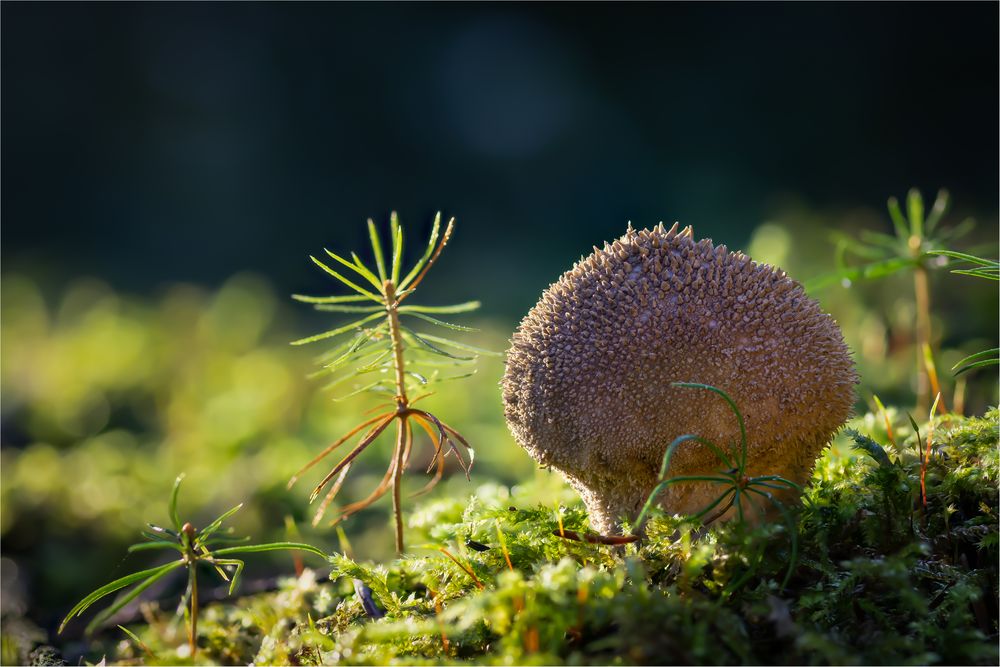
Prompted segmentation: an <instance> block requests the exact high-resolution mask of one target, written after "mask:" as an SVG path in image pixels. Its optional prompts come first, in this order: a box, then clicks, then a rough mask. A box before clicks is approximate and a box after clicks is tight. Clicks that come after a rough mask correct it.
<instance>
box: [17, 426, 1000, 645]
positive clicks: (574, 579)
mask: <svg viewBox="0 0 1000 667" xmlns="http://www.w3.org/2000/svg"><path fill="white" fill-rule="evenodd" d="M997 422H998V413H997V411H996V410H995V409H994V410H992V411H990V412H989V413H988V414H986V415H985V416H984V417H983V418H973V419H958V418H943V419H940V420H938V421H937V422H936V424H935V429H934V432H933V440H934V445H933V447H932V455H931V458H930V462H929V465H928V467H927V471H926V478H925V482H926V490H927V494H926V495H927V505H926V508H925V507H924V504H923V499H922V494H921V489H920V477H921V465H920V458H919V454H918V440H917V438H916V436H915V435H914V434H913V433H912V432H910V431H905V430H904V431H901V432H900V431H897V433H896V434H895V441H896V442H897V443H898V444H897V445H896V446H893V445H891V444H889V442H888V438H887V436H886V434H885V432H884V431H881V430H880V427H879V426H878V424H879V421H878V420H876V419H875V418H874V417H872V416H871V415H869V416H867V417H865V418H860V419H857V420H855V422H854V423H853V424H852V426H853V427H855V428H856V429H858V430H860V431H862V432H864V433H867V434H868V435H870V436H871V437H872V438H874V440H875V441H877V442H878V443H880V445H881V447H882V448H883V450H884V451H885V453H886V454H887V457H881V456H880V455H879V452H878V449H874V450H873V454H874V455H872V454H870V453H867V452H865V451H864V450H862V449H856V448H851V446H850V439H849V438H848V437H847V436H846V435H844V434H842V435H841V436H840V437H839V438H838V440H837V442H836V443H835V445H834V446H833V447H831V448H830V449H828V450H827V451H826V452H825V453H824V455H823V456H822V458H821V459H820V460H819V461H818V463H817V466H816V472H815V475H814V477H813V480H812V483H811V485H810V486H809V487H808V489H807V490H806V493H805V495H804V496H803V498H802V503H801V505H800V507H799V510H798V514H797V516H798V539H799V552H800V553H799V558H798V562H797V564H796V565H795V567H794V573H793V575H792V578H791V580H790V582H789V585H788V587H787V588H786V589H785V590H782V589H781V581H782V580H783V578H784V575H785V572H786V569H787V567H788V564H789V560H790V558H791V553H790V544H791V542H790V539H789V537H790V536H789V534H788V531H787V528H786V526H785V525H783V524H782V523H780V522H779V523H769V524H764V525H761V526H759V527H757V528H746V527H742V526H738V525H735V524H732V523H730V524H727V525H721V526H712V527H710V528H708V529H701V528H699V527H698V526H695V525H692V524H689V523H685V522H684V520H683V519H682V518H680V517H669V516H665V515H662V514H659V515H656V516H654V518H653V519H652V520H651V522H650V524H649V526H648V531H647V535H646V538H645V539H644V540H643V541H642V542H641V543H639V544H631V545H627V546H624V547H613V546H604V545H595V544H587V543H582V542H573V541H568V540H564V539H561V538H559V537H557V536H555V535H554V534H553V532H554V531H558V529H559V522H560V519H561V522H562V526H563V527H564V528H565V529H566V530H583V529H584V528H585V527H586V516H585V513H584V510H583V508H582V505H581V504H579V502H577V501H574V500H573V496H572V495H571V494H570V493H569V492H568V491H567V493H566V495H565V496H564V497H563V502H562V503H561V506H560V507H561V508H560V509H559V510H558V514H557V509H556V508H555V507H552V506H548V507H546V506H540V505H538V504H536V503H533V502H532V498H533V496H534V497H536V498H537V496H536V495H535V493H534V491H533V490H532V488H530V485H528V486H527V487H518V488H515V489H513V490H509V489H507V488H506V487H502V486H496V485H493V486H487V487H481V488H480V489H478V490H477V493H476V495H475V496H474V497H473V498H472V499H471V501H468V502H466V501H465V500H464V499H461V500H460V499H457V498H455V499H445V500H437V501H432V502H429V503H426V504H424V505H422V506H420V507H418V508H417V509H416V510H415V511H413V512H412V513H411V514H410V516H409V521H410V531H409V535H410V538H409V539H410V544H411V545H412V546H411V548H410V549H409V552H408V553H407V555H406V556H404V557H403V558H400V559H397V560H394V561H392V562H390V563H386V564H383V565H379V564H372V563H363V562H355V561H354V560H352V559H350V558H348V557H347V556H345V555H334V556H333V557H332V559H331V563H330V564H331V566H332V571H331V572H330V576H329V577H327V576H326V571H325V570H321V571H316V570H306V571H305V572H304V573H303V574H302V576H300V577H298V578H295V577H289V578H286V579H284V580H281V581H280V582H279V585H278V590H276V591H271V592H266V593H261V594H256V595H250V596H246V597H242V598H239V599H236V600H232V601H226V602H222V603H215V604H209V605H207V606H206V607H205V609H204V613H203V616H202V619H201V624H200V629H199V634H200V641H199V645H200V650H199V654H198V656H197V660H196V661H197V662H198V663H207V662H212V663H221V664H247V663H250V662H252V663H253V664H305V665H311V664H330V663H343V664H363V665H364V664H459V663H467V662H475V663H483V664H556V663H559V664H561V663H566V664H673V663H679V664H736V663H745V664H851V663H864V664H996V663H997V661H998V652H997V630H998V626H997V616H998V612H997V599H998V582H997V562H998V532H997V520H998V491H997V483H998V476H1000V474H998V449H997V447H998V434H997ZM926 428H927V426H922V427H921V430H922V432H923V435H924V437H926ZM879 458H882V460H881V462H879V460H878V459H879ZM386 539H390V538H389V536H388V533H387V537H386ZM470 540H471V542H470ZM484 546H485V547H489V548H488V549H485V550H480V549H482V548H483V547H484ZM442 548H444V549H447V550H448V551H449V553H450V554H452V555H453V556H454V557H455V559H457V561H458V562H459V563H461V564H462V566H459V565H458V564H456V562H454V561H453V560H452V559H450V558H449V557H448V556H447V555H446V554H444V553H442V551H441V550H440V549H442ZM508 559H509V560H508ZM357 582H363V583H364V584H365V586H367V588H368V589H369V590H370V593H371V597H370V600H371V602H374V603H375V605H377V609H376V610H374V616H379V615H381V614H383V613H384V616H382V617H380V618H376V617H374V616H373V615H372V613H371V611H372V610H371V609H369V611H368V612H366V610H365V607H364V603H363V601H362V599H361V598H360V597H359V594H358V593H357V588H358V585H359V584H358V583H357ZM143 614H144V616H145V618H146V620H147V624H145V625H136V626H132V627H131V630H132V631H134V632H135V633H136V635H137V636H138V638H139V640H140V641H141V643H142V644H143V646H140V645H138V644H137V643H136V642H135V641H134V640H132V639H130V638H128V637H127V636H125V635H124V634H122V633H121V632H120V631H119V630H118V629H116V628H114V627H112V628H111V629H108V630H106V631H105V632H104V633H103V636H102V637H98V638H97V640H96V642H95V643H94V644H92V645H90V646H89V647H87V652H86V654H85V658H87V659H90V660H93V661H96V660H100V659H101V658H102V655H103V656H106V657H107V661H108V662H109V663H110V662H115V663H121V664H176V663H178V662H181V663H184V662H191V658H190V656H187V655H186V644H185V631H184V624H183V623H184V622H183V619H180V618H178V617H176V616H175V615H174V613H173V609H168V608H166V605H164V607H163V608H162V609H161V608H160V607H159V606H156V605H147V607H146V608H145V609H144V610H143ZM5 632H6V629H5ZM30 649H31V646H30V645H25V646H17V645H16V642H13V640H11V638H10V637H9V636H8V637H7V638H5V653H6V655H5V662H6V661H8V660H9V658H12V657H15V656H16V657H19V658H21V659H22V660H25V659H29V656H28V653H27V651H28V650H30ZM19 650H20V651H23V653H22V654H20V655H18V651H19ZM54 657H56V656H54V655H53V654H52V652H51V651H50V652H48V653H44V655H42V654H41V653H39V652H38V651H37V650H36V651H35V653H34V654H33V655H32V656H31V658H30V659H34V660H40V659H43V658H44V659H52V658H54ZM66 657H74V656H71V655H70V650H69V648H68V647H67V650H66Z"/></svg>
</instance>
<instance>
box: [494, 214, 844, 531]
mask: <svg viewBox="0 0 1000 667" xmlns="http://www.w3.org/2000/svg"><path fill="white" fill-rule="evenodd" d="M692 237H693V232H692V230H691V228H690V227H687V228H685V229H684V230H683V231H681V232H678V231H677V225H676V224H675V225H674V226H673V227H672V228H671V229H669V230H668V229H665V228H664V226H663V225H662V224H660V225H659V226H658V227H656V228H654V229H651V230H642V231H639V232H636V231H635V230H633V229H632V228H631V225H630V226H629V229H628V232H627V233H626V234H625V236H623V237H621V238H620V239H618V240H617V241H615V242H614V243H611V244H610V245H608V244H605V246H604V247H603V248H601V249H598V248H596V247H595V248H594V252H593V253H592V254H591V255H589V256H587V257H585V258H583V259H581V260H580V261H579V262H577V263H576V265H575V266H574V267H573V268H572V269H570V270H569V271H567V272H566V273H564V274H563V275H562V277H560V278H559V280H558V281H556V282H555V283H554V284H553V285H551V286H550V287H549V288H548V289H547V290H546V291H545V292H544V293H543V294H542V297H541V299H540V300H539V302H538V304H537V305H535V307H534V308H532V309H531V311H530V312H529V313H528V314H527V316H526V317H525V318H524V320H522V322H521V324H520V326H519V327H518V329H517V331H516V332H515V333H514V335H513V338H512V340H511V347H510V350H509V351H508V352H507V368H506V372H505V374H504V378H503V382H502V389H503V401H504V412H505V416H506V419H507V424H508V426H509V427H510V429H511V432H512V433H513V434H514V437H515V439H516V440H517V441H518V442H519V443H520V444H521V446H523V447H524V448H525V449H526V450H527V451H528V453H529V454H530V455H531V456H532V457H533V458H534V459H535V460H536V461H538V462H539V463H540V464H542V465H544V466H549V467H551V468H553V469H555V470H558V471H559V472H560V473H562V475H563V476H565V478H566V479H567V480H568V481H569V483H570V484H571V485H572V486H573V487H574V488H575V489H576V490H577V491H578V492H579V493H580V494H581V496H582V497H583V501H584V503H585V504H586V505H587V509H588V510H589V513H590V521H591V524H592V526H593V527H594V528H595V529H597V530H599V531H600V532H602V533H606V534H610V533H612V532H615V530H616V528H617V527H619V525H620V521H621V520H622V519H623V518H627V519H630V520H631V519H634V518H635V517H636V515H637V514H638V512H639V510H640V508H641V507H642V505H643V503H644V502H645V501H646V498H648V496H649V493H650V492H651V491H652V489H653V487H654V486H656V484H657V481H658V480H657V476H658V474H659V468H660V464H661V460H662V457H663V454H664V451H665V450H666V447H667V446H668V445H669V444H670V442H672V441H673V440H674V438H676V437H678V436H680V435H684V434H688V433H692V434H697V435H699V436H701V437H703V438H706V439H708V440H711V441H712V442H715V443H717V444H719V445H720V446H723V447H725V448H726V449H727V450H728V451H734V447H735V445H736V443H738V442H739V437H740V435H739V426H738V424H737V421H736V418H735V416H734V415H733V413H732V412H731V410H730V408H729V406H728V405H727V404H726V403H725V401H723V400H722V399H721V398H720V397H718V396H716V395H715V394H712V393H710V392H704V391H696V390H692V389H686V388H679V387H673V386H671V383H672V382H698V383H702V384H708V385H712V386H714V387H718V388H720V389H722V390H724V391H725V392H727V393H728V394H729V395H730V396H731V397H732V398H733V399H734V400H735V402H736V404H737V406H739V408H740V410H741V411H742V413H743V415H744V418H745V421H746V426H747V435H748V465H747V474H748V475H751V476H753V475H765V474H774V475H781V476H783V477H785V478H787V479H790V480H792V481H793V482H796V483H800V484H801V483H803V482H805V481H806V480H807V479H808V477H809V474H810V472H811V470H812V468H813V464H814V462H815V460H816V457H817V455H818V454H819V452H820V450H821V448H822V447H823V446H824V445H826V443H828V442H829V440H830V438H831V437H832V435H833V434H834V433H835V432H836V431H837V429H838V428H840V426H841V425H842V424H843V423H844V421H845V420H846V419H847V417H848V416H849V415H850V413H851V408H852V405H853V403H854V388H853V387H854V385H855V384H856V383H857V374H856V373H855V370H854V364H853V362H852V360H851V356H850V352H849V350H848V348H847V346H846V345H845V344H844V340H843V336H842V335H841V332H840V329H839V328H838V326H837V323H836V322H835V321H834V320H833V318H831V317H830V316H829V315H827V314H825V313H824V312H823V311H822V310H821V309H820V307H819V305H818V304H817V303H816V302H815V301H813V300H812V299H810V298H809V297H808V296H806V294H805V291H804V290H803V289H802V286H801V285H800V284H799V283H797V282H795V281H794V280H792V279H791V278H789V277H788V276H787V275H786V274H785V273H784V272H783V271H781V270H780V269H778V268H775V267H771V266H768V265H762V264H758V263H756V262H754V261H752V260H751V259H750V258H749V257H747V256H746V255H744V254H742V253H739V252H728V251H727V249H726V246H724V245H720V246H713V245H712V242H711V240H710V239H704V240H701V241H697V242H696V241H694V239H693V238H692ZM720 465H721V464H720V463H719V461H718V459H717V458H715V456H714V455H713V454H712V452H711V451H710V450H709V449H708V448H707V447H705V446H703V445H699V444H697V443H695V442H686V443H684V444H682V445H681V446H680V447H679V448H678V449H677V451H676V452H675V453H674V455H673V458H672V459H671V464H670V471H669V473H668V474H669V475H670V476H675V475H705V474H712V473H714V472H715V471H717V470H718V468H719V466H720ZM718 494H719V491H718V488H717V487H714V486H712V485H711V484H709V483H683V484H675V485H672V486H671V487H668V488H667V489H666V490H665V491H664V492H663V493H662V494H661V495H660V496H659V504H660V506H661V507H662V508H663V509H664V510H665V511H668V512H671V513H684V514H693V513H696V512H698V511H700V510H701V509H703V508H704V507H705V506H707V505H708V504H709V503H710V502H711V501H712V500H713V499H714V498H716V497H717V496H718ZM750 514H753V513H752V512H750Z"/></svg>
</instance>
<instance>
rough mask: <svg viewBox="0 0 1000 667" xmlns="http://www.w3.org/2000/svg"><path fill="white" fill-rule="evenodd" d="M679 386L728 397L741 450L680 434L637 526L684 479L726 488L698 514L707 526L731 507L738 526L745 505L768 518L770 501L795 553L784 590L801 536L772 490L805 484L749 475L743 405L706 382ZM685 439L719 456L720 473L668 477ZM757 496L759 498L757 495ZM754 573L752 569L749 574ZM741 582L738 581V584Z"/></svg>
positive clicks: (797, 488) (665, 456) (762, 518)
mask: <svg viewBox="0 0 1000 667" xmlns="http://www.w3.org/2000/svg"><path fill="white" fill-rule="evenodd" d="M673 384H674V386H675V387H687V388H689V389H705V390H707V391H711V392H715V393H716V394H718V395H719V396H721V397H722V398H724V399H725V401H726V403H727V404H728V405H729V408H730V409H731V410H732V411H733V414H734V415H735V416H736V421H737V422H738V423H739V425H740V442H739V448H738V450H737V451H735V452H733V453H732V455H731V456H728V455H726V452H725V451H724V450H723V449H722V448H720V447H719V446H718V445H717V444H716V443H714V442H711V441H710V440H706V439H704V438H702V437H700V436H698V435H694V434H686V435H681V436H678V437H677V438H676V439H675V440H674V441H673V442H671V443H670V445H668V446H667V450H666V452H664V454H663V463H662V465H661V466H660V475H659V479H660V480H662V481H660V483H659V484H657V485H656V487H655V488H654V489H653V492H652V493H650V494H649V500H647V501H646V504H645V505H643V507H642V510H641V511H640V512H639V516H638V517H637V518H636V520H635V525H636V526H637V527H640V526H642V525H643V522H644V520H645V518H646V515H647V514H648V513H649V511H650V510H651V509H652V508H653V504H654V502H655V501H656V497H657V496H658V495H660V492H661V491H663V490H664V489H665V488H667V487H668V486H670V485H672V484H678V483H682V482H711V483H712V484H718V485H721V486H722V487H723V488H724V489H725V490H724V491H723V492H722V494H721V495H719V497H718V498H716V499H715V500H713V501H712V502H711V503H709V504H708V506H707V507H705V508H704V509H703V510H701V511H700V512H698V513H697V514H695V515H694V516H693V517H692V518H693V519H694V520H695V521H702V520H703V523H704V524H705V525H706V526H707V525H708V524H710V523H712V522H713V521H715V520H716V519H718V518H720V517H722V516H723V515H725V513H726V512H728V511H729V510H730V509H731V508H733V507H735V508H736V522H737V525H738V526H742V524H743V523H744V512H745V510H744V509H743V505H744V504H746V505H747V506H749V507H751V508H753V510H754V511H755V512H756V514H757V518H758V520H760V521H766V520H767V514H766V509H767V508H766V506H761V504H760V503H761V499H763V500H764V501H767V502H768V503H770V504H771V505H772V506H773V507H775V508H777V509H778V511H779V512H781V515H782V516H783V517H784V518H785V521H786V527H787V528H789V530H790V536H791V543H792V552H791V555H790V557H789V561H788V573H787V574H786V575H785V579H784V580H783V581H782V584H781V588H782V589H784V588H785V586H787V585H788V580H789V578H790V577H791V576H792V572H794V571H795V566H796V565H797V563H798V538H797V535H796V532H795V523H794V521H793V520H792V517H791V515H790V514H789V511H788V508H787V507H786V506H785V504H784V503H783V502H781V501H780V500H778V499H777V498H775V497H774V494H773V493H772V491H780V492H785V493H787V492H788V491H789V490H790V489H794V490H795V491H797V492H799V493H801V492H802V487H800V486H799V485H798V484H796V483H795V482H792V481H790V480H787V479H785V478H784V477H782V476H781V475H758V476H756V477H750V476H748V475H747V429H746V426H745V425H744V423H743V415H742V414H741V413H740V409H739V407H737V405H736V403H735V402H733V399H732V398H730V396H729V394H727V393H726V392H724V391H722V390H721V389H719V388H717V387H710V386H708V385H705V384H697V383H693V382H675V383H673ZM685 442H695V443H697V444H699V445H704V446H705V447H708V448H709V449H710V450H711V452H712V453H713V454H715V456H716V458H718V459H719V463H720V464H721V465H722V466H723V469H722V470H720V471H719V472H718V474H717V475H714V476H713V475H702V476H698V475H681V476H678V477H670V478H668V477H667V473H668V471H669V470H670V458H671V456H672V455H673V453H674V451H676V450H677V448H678V447H679V446H680V445H682V444H683V443H685ZM754 496H757V498H754ZM721 503H725V504H724V505H722V507H720V508H719V509H718V510H716V512H715V513H714V514H712V515H711V516H708V513H709V512H711V511H712V510H715V509H716V508H717V507H718V506H719V505H720V504H721ZM750 574H752V570H751V571H750V572H749V573H748V575H747V576H749V575H750ZM739 583H740V582H737V583H736V584H734V585H735V586H736V587H738V584H739Z"/></svg>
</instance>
